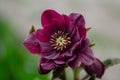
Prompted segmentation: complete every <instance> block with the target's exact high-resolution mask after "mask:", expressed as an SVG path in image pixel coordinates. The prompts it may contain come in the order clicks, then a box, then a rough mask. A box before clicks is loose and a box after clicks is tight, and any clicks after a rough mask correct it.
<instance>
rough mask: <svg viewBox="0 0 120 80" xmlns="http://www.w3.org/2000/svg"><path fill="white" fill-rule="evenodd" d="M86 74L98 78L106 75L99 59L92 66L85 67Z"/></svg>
mask: <svg viewBox="0 0 120 80" xmlns="http://www.w3.org/2000/svg"><path fill="white" fill-rule="evenodd" d="M84 68H85V70H86V72H87V73H88V74H89V75H92V74H96V77H98V78H101V77H102V76H103V74H104V71H105V68H104V65H103V64H102V62H101V61H100V60H99V59H97V58H96V59H95V60H94V63H93V64H92V65H89V66H86V65H84Z"/></svg>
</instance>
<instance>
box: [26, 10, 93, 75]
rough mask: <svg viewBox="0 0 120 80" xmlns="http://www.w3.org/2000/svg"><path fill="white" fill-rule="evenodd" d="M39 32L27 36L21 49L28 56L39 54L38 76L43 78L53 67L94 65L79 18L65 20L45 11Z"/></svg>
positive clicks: (78, 16) (82, 24)
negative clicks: (28, 52)
mask: <svg viewBox="0 0 120 80" xmlns="http://www.w3.org/2000/svg"><path fill="white" fill-rule="evenodd" d="M41 23H42V26H43V29H38V30H37V31H35V32H33V33H32V34H30V36H29V37H28V38H27V39H25V40H24V45H25V46H26V48H27V49H28V50H29V51H30V52H31V53H39V54H40V59H39V65H38V70H39V73H41V74H45V73H48V72H49V71H51V70H52V69H53V68H55V67H62V66H65V65H69V66H70V67H72V68H74V67H78V66H80V62H81V63H83V64H84V65H86V66H90V65H93V64H94V60H95V57H94V55H93V52H92V50H91V49H90V47H89V46H90V41H89V39H87V38H86V28H85V20H84V17H83V16H82V15H81V14H78V13H71V14H70V15H69V16H67V15H64V14H62V15H61V14H59V13H57V12H56V11H54V10H46V11H44V12H43V14H42V16H41Z"/></svg>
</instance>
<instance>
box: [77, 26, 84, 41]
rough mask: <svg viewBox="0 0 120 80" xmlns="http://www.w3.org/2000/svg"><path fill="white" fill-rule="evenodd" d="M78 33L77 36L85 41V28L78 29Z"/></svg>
mask: <svg viewBox="0 0 120 80" xmlns="http://www.w3.org/2000/svg"><path fill="white" fill-rule="evenodd" d="M78 31H79V34H80V38H82V39H83V40H85V39H86V29H85V27H79V28H78Z"/></svg>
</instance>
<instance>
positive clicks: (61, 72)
mask: <svg viewBox="0 0 120 80" xmlns="http://www.w3.org/2000/svg"><path fill="white" fill-rule="evenodd" d="M57 78H58V79H60V80H66V75H65V67H62V68H56V69H54V71H53V76H52V80H55V79H57Z"/></svg>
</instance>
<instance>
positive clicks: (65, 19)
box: [63, 15, 75, 34]
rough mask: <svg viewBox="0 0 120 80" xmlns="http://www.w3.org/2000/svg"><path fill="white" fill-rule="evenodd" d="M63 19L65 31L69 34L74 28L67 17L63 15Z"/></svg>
mask: <svg viewBox="0 0 120 80" xmlns="http://www.w3.org/2000/svg"><path fill="white" fill-rule="evenodd" d="M63 18H64V22H65V25H64V27H65V31H66V32H67V33H69V34H70V33H71V32H73V29H74V27H75V26H73V24H72V21H71V19H70V18H69V17H68V16H67V15H63Z"/></svg>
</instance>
